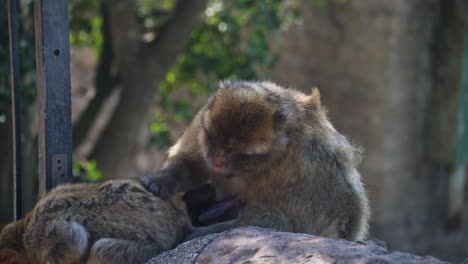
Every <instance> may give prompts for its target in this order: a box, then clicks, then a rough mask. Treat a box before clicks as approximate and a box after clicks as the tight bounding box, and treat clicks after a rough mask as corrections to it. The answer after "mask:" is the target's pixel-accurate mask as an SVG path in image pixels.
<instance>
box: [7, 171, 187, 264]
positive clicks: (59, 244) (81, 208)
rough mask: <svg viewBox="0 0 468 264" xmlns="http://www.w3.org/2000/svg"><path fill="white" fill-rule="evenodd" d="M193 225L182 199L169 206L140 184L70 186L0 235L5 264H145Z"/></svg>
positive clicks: (57, 190) (59, 189)
mask: <svg viewBox="0 0 468 264" xmlns="http://www.w3.org/2000/svg"><path fill="white" fill-rule="evenodd" d="M190 228H191V224H190V220H189V217H188V215H187V212H186V208H185V203H184V202H183V201H182V196H180V195H176V196H174V197H173V198H172V199H169V200H167V201H164V200H162V199H159V198H158V197H156V196H154V195H153V194H151V193H150V192H148V191H146V189H145V188H143V186H142V185H141V184H140V183H138V182H137V181H135V180H110V181H107V182H104V183H102V184H86V183H82V184H66V185H61V186H58V187H57V188H55V189H53V190H52V191H51V192H49V193H48V194H47V195H46V196H45V197H44V198H42V199H41V200H40V201H39V202H38V203H37V205H36V206H35V208H34V209H33V211H32V212H30V213H29V214H27V215H26V216H25V217H24V218H23V219H21V220H18V221H16V222H14V223H11V224H9V225H7V226H6V227H5V228H4V229H3V230H2V232H1V233H0V250H2V251H0V263H30V264H36V263H39V264H42V263H50V264H55V263H67V264H72V263H88V264H93V263H114V264H119V263H121V264H124V263H144V262H146V261H147V260H149V259H150V258H151V257H154V256H156V255H157V254H159V253H161V252H162V251H166V250H169V249H171V248H173V247H175V246H176V245H177V244H178V243H179V242H180V241H181V240H182V239H183V237H184V235H185V233H186V231H188V230H190Z"/></svg>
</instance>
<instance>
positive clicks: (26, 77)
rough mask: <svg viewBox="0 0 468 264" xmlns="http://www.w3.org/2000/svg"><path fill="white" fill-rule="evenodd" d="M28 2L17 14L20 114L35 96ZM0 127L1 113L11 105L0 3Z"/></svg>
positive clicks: (5, 29) (4, 13)
mask: <svg viewBox="0 0 468 264" xmlns="http://www.w3.org/2000/svg"><path fill="white" fill-rule="evenodd" d="M32 9H33V6H32V1H24V3H23V6H22V8H19V10H18V15H19V17H18V21H17V23H18V43H19V50H18V53H19V59H20V63H19V67H20V83H19V85H20V89H21V95H22V97H21V99H22V106H23V110H29V106H31V105H32V103H33V102H34V99H35V96H36V90H35V81H36V73H35V65H36V60H35V58H36V57H35V56H36V55H35V45H34V24H33V17H32V16H31V14H32ZM0 43H4V44H5V45H0V125H1V124H2V123H4V122H5V121H6V119H7V118H9V116H6V115H5V112H3V111H5V110H6V109H7V108H9V107H10V104H11V99H10V96H11V89H10V79H9V78H10V75H9V68H10V65H9V63H10V51H9V37H8V16H7V1H0Z"/></svg>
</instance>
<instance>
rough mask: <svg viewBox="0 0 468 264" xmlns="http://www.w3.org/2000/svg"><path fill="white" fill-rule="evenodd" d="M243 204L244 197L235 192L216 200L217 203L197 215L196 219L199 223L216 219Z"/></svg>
mask: <svg viewBox="0 0 468 264" xmlns="http://www.w3.org/2000/svg"><path fill="white" fill-rule="evenodd" d="M244 204H245V199H244V198H243V197H242V196H241V195H239V194H235V195H234V196H232V197H230V198H228V199H225V200H223V201H220V202H218V203H217V204H215V205H214V206H212V207H210V208H209V209H208V210H206V211H205V212H203V213H202V214H200V215H199V216H198V221H199V222H200V223H208V222H210V221H213V220H216V219H217V218H218V217H220V216H221V215H223V214H224V213H226V212H227V211H229V210H230V209H232V208H238V207H240V206H242V205H244Z"/></svg>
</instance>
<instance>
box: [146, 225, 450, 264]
mask: <svg viewBox="0 0 468 264" xmlns="http://www.w3.org/2000/svg"><path fill="white" fill-rule="evenodd" d="M167 263H171V264H189V263H190V264H191V263H198V264H212V263H213V264H223V263H249V264H257V263H258V264H260V263H262V264H263V263H265V264H266V263H268V264H269V263H275V264H283V263H284V264H286V263H288V264H289V263H301V264H303V263H415V264H416V263H418V264H419V263H434V264H435V263H448V262H444V261H440V260H438V259H436V258H433V257H429V256H426V257H421V256H415V255H411V254H408V253H402V252H397V251H395V252H389V251H388V250H387V249H386V248H385V243H383V242H381V241H377V240H368V241H365V242H358V243H353V242H349V241H346V240H343V239H332V238H323V237H317V236H312V235H306V234H294V233H285V232H277V231H275V230H272V229H264V228H258V227H243V228H237V229H233V230H229V231H226V232H224V233H220V234H214V235H209V236H206V237H202V238H197V239H194V240H191V241H188V242H186V243H183V244H180V245H179V246H178V247H177V248H175V249H173V250H170V251H167V252H165V253H162V254H161V255H159V256H157V257H155V258H153V259H152V260H150V261H149V262H148V263H147V264H167Z"/></svg>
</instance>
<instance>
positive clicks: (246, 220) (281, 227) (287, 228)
mask: <svg viewBox="0 0 468 264" xmlns="http://www.w3.org/2000/svg"><path fill="white" fill-rule="evenodd" d="M242 226H258V227H263V228H274V229H276V230H278V231H283V232H292V231H293V227H292V224H291V223H290V221H289V220H288V219H287V218H286V217H284V216H281V215H279V214H278V215H277V214H273V213H266V214H261V215H257V216H252V217H242V218H239V219H235V220H231V221H226V222H222V223H218V224H214V225H210V226H204V227H195V228H194V229H193V231H192V233H190V234H189V235H188V236H187V237H185V239H184V241H189V240H192V239H194V238H197V237H201V236H206V235H209V234H214V233H220V232H224V231H226V230H229V229H233V228H236V227H242Z"/></svg>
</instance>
